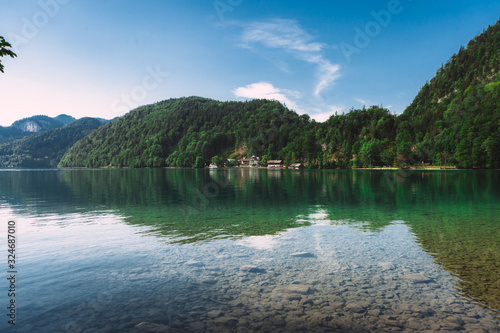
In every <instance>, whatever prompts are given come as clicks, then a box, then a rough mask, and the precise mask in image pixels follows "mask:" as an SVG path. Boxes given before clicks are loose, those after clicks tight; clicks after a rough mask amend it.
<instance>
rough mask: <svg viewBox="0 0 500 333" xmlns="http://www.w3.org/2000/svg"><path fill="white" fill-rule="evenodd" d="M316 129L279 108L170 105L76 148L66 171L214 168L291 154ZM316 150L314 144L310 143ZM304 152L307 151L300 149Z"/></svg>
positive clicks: (195, 101)
mask: <svg viewBox="0 0 500 333" xmlns="http://www.w3.org/2000/svg"><path fill="white" fill-rule="evenodd" d="M314 126H315V125H314V124H313V123H311V122H310V121H309V117H307V116H298V115H297V114H296V113H295V112H292V111H289V110H288V109H286V108H285V107H284V106H283V105H281V104H280V103H278V102H273V101H266V100H253V101H248V102H219V101H215V100H211V99H206V98H201V97H188V98H178V99H170V100H167V101H163V102H159V103H157V104H153V105H146V106H143V107H140V108H138V109H136V110H133V111H131V112H129V113H128V114H126V115H125V116H123V117H121V118H119V119H116V120H115V121H113V122H111V123H109V124H106V125H104V126H103V127H102V128H100V129H99V130H97V131H96V132H95V133H92V135H89V136H87V137H85V138H84V139H82V140H80V141H79V142H77V143H76V144H75V146H74V147H72V148H71V150H70V151H68V153H67V154H66V155H65V156H64V157H63V159H62V160H61V163H60V165H61V166H63V167H71V166H84V167H104V166H115V167H123V166H129V167H161V166H179V167H180V166H194V167H201V166H204V165H205V164H206V163H209V162H210V160H211V158H212V157H213V156H215V155H230V154H233V155H235V156H236V155H238V154H239V155H241V156H243V155H249V154H253V153H255V154H260V155H263V153H264V151H265V152H266V153H269V154H270V155H269V156H270V157H278V152H279V154H280V155H281V154H283V153H284V152H286V147H288V146H290V145H293V143H294V142H295V141H297V140H298V139H299V138H300V137H301V136H303V135H304V133H308V132H309V133H310V134H311V135H313V137H314ZM311 141H312V144H315V141H316V140H315V139H314V140H311ZM297 149H299V150H300V152H302V150H303V151H304V152H306V151H307V149H308V147H306V146H303V147H299V146H297Z"/></svg>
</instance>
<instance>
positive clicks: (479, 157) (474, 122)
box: [396, 21, 500, 168]
mask: <svg viewBox="0 0 500 333" xmlns="http://www.w3.org/2000/svg"><path fill="white" fill-rule="evenodd" d="M499 69H500V21H499V22H497V23H496V24H495V25H494V26H492V27H489V28H488V29H487V30H486V31H484V32H483V33H482V34H480V35H478V36H476V37H475V38H474V39H472V40H471V41H470V42H469V43H468V44H467V47H465V48H464V47H461V48H460V51H459V52H458V54H455V55H453V56H452V57H451V59H450V61H449V62H448V63H446V65H444V66H441V68H440V69H439V70H438V71H437V73H436V76H435V77H434V78H433V79H432V80H431V81H430V82H428V83H426V84H425V85H424V86H423V87H422V89H421V90H420V92H419V93H418V95H417V96H416V97H415V99H414V101H413V103H412V104H411V105H410V106H409V107H408V108H407V109H406V110H405V112H404V113H403V115H401V116H400V117H398V119H397V132H398V134H397V138H396V149H397V153H398V154H399V156H400V158H401V159H404V160H408V161H425V162H429V163H433V164H436V165H439V164H456V165H457V166H459V167H462V168H472V167H481V168H500V72H499Z"/></svg>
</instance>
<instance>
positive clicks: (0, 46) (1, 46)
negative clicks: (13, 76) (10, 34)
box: [0, 36, 17, 73]
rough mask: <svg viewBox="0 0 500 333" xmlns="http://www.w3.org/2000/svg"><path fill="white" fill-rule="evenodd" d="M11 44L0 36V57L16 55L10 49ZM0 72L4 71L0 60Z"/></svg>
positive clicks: (13, 56)
mask: <svg viewBox="0 0 500 333" xmlns="http://www.w3.org/2000/svg"><path fill="white" fill-rule="evenodd" d="M11 48H12V45H10V43H9V42H7V41H6V40H5V38H4V37H3V36H0V57H6V56H8V57H11V58H15V57H17V54H15V53H14V52H13V51H12V50H11ZM0 72H2V73H3V72H4V65H2V61H1V60H0Z"/></svg>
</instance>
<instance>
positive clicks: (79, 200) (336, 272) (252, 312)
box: [0, 169, 500, 332]
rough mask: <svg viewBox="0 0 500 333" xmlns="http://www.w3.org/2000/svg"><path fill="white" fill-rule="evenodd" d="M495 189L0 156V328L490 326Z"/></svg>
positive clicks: (426, 179) (498, 214) (497, 264)
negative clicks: (99, 166) (101, 166)
mask: <svg viewBox="0 0 500 333" xmlns="http://www.w3.org/2000/svg"><path fill="white" fill-rule="evenodd" d="M499 202H500V173H499V172H495V171H367V170H352V171H351V170H324V171H321V170H301V171H296V170H258V169H231V170H211V171H209V170H191V169H141V170H128V169H127V170H31V171H28V170H23V171H19V170H5V171H0V220H1V221H3V222H2V224H1V225H3V226H4V227H3V228H2V230H0V232H1V239H3V240H4V241H3V244H4V245H3V247H4V248H5V262H4V264H2V265H3V266H2V267H3V270H4V272H5V273H4V274H7V273H6V272H7V270H8V267H7V241H6V238H7V230H8V229H7V222H8V221H9V220H12V221H15V223H16V237H17V238H16V254H17V257H16V269H17V281H16V291H17V293H16V304H17V307H16V326H15V327H11V325H8V324H7V319H5V318H7V316H6V315H5V314H6V313H7V309H6V306H7V305H8V303H7V302H8V301H9V298H8V297H5V295H6V294H7V291H8V289H9V285H8V284H7V282H6V279H2V283H0V293H1V294H2V295H4V296H2V298H1V300H2V302H4V303H5V304H6V305H5V306H4V307H3V308H4V309H5V310H4V312H5V314H4V315H2V317H3V318H4V319H3V320H2V322H0V329H2V331H3V329H4V328H8V329H13V331H19V332H95V331H99V330H100V331H103V332H114V331H116V332H118V331H131V332H133V331H137V332H141V331H148V329H149V331H155V330H156V331H168V332H193V331H200V332H205V331H206V332H220V331H228V332H234V331H239V332H247V331H249V332H251V331H264V332H265V331H269V332H271V331H277V332H280V331H300V330H303V331H312V332H324V331H360V332H363V331H397V330H405V331H406V330H407V331H421V330H425V329H429V330H436V331H440V330H442V331H446V330H448V331H449V330H466V331H479V332H480V331H481V330H483V331H494V330H500V326H499V319H498V318H499V310H500V205H499Z"/></svg>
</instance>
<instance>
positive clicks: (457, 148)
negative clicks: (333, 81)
mask: <svg viewBox="0 0 500 333" xmlns="http://www.w3.org/2000/svg"><path fill="white" fill-rule="evenodd" d="M499 67H500V22H499V23H497V24H496V25H494V26H492V27H489V28H488V29H487V30H486V31H485V32H483V33H482V34H481V35H479V36H477V37H475V38H474V39H473V40H471V41H470V42H469V44H468V45H467V47H466V48H461V49H460V51H459V53H458V54H456V55H453V56H452V58H451V59H450V61H449V62H448V63H447V64H446V65H444V66H442V67H441V68H440V69H439V70H438V71H437V73H436V76H435V77H434V78H433V79H432V80H431V81H430V82H428V83H426V84H425V85H424V86H423V87H422V89H421V91H420V92H419V94H418V95H417V96H416V97H415V99H414V101H413V103H412V104H411V105H410V106H409V107H408V108H407V109H406V110H405V112H404V113H403V114H402V115H400V116H398V117H396V116H394V115H391V114H390V112H389V111H388V110H386V109H383V108H381V107H377V106H372V107H370V108H369V109H365V108H363V109H362V110H351V111H350V112H348V113H346V114H343V115H335V116H332V117H330V119H329V120H328V121H326V122H325V123H317V122H315V121H314V120H310V119H309V116H307V115H298V114H297V113H295V112H293V111H290V110H288V109H287V108H286V107H284V106H283V105H282V104H280V103H279V102H277V101H269V100H253V101H247V102H219V101H215V100H211V99H205V98H201V97H188V98H178V99H170V100H167V101H163V102H159V103H156V104H153V105H146V106H143V107H140V108H138V109H135V110H133V111H131V112H130V113H128V114H127V115H125V116H123V117H122V118H120V119H117V120H116V121H113V122H112V123H110V124H108V125H106V126H103V127H102V128H100V129H99V130H97V131H95V132H94V133H92V135H90V136H88V137H85V138H84V139H82V140H81V141H79V142H77V143H76V144H75V146H74V147H72V149H71V150H69V151H68V152H67V154H65V156H64V157H63V158H62V160H61V163H60V166H61V167H107V166H110V167H125V166H126V167H164V166H173V167H203V166H205V165H207V164H208V163H210V162H211V161H213V160H212V158H213V157H215V156H217V161H219V163H220V158H221V157H222V158H238V157H250V156H252V155H257V156H260V157H261V158H262V162H263V164H264V165H265V163H266V161H268V160H271V159H281V160H283V161H284V164H285V165H289V164H291V163H294V162H303V163H305V164H306V165H307V166H308V167H316V168H334V167H340V168H349V167H370V166H393V165H395V166H405V165H417V164H421V163H431V164H433V165H441V164H444V165H450V164H451V165H456V166H458V167H461V168H474V167H479V168H500V110H499V106H500V100H499V98H500V73H499Z"/></svg>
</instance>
